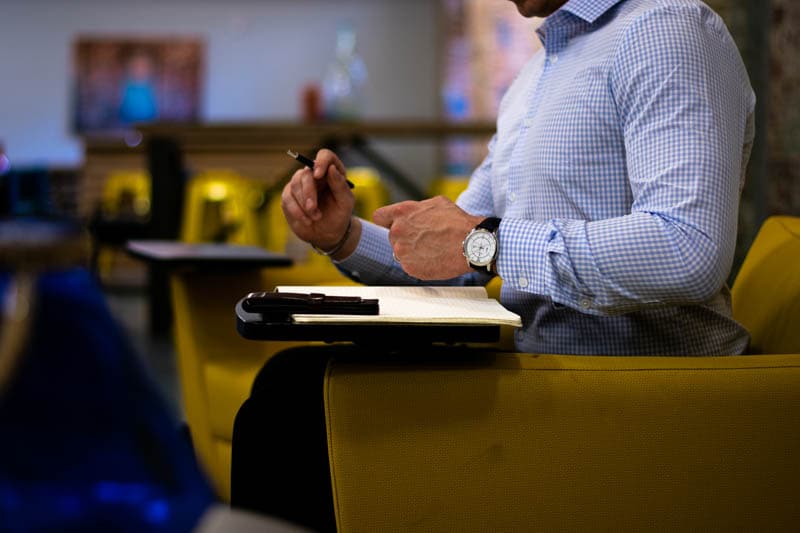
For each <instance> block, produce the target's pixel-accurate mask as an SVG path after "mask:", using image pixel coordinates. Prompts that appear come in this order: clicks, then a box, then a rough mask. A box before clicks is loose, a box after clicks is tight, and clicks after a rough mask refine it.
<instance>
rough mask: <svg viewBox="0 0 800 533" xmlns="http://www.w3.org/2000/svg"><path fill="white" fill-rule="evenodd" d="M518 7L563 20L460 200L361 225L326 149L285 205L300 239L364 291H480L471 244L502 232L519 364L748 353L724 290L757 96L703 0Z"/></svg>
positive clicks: (505, 296) (555, 0)
mask: <svg viewBox="0 0 800 533" xmlns="http://www.w3.org/2000/svg"><path fill="white" fill-rule="evenodd" d="M514 2H515V4H516V5H517V8H518V10H519V12H520V13H521V14H522V15H523V16H526V17H531V16H539V17H547V18H546V20H545V21H544V23H543V25H542V27H541V29H540V30H539V31H538V33H539V37H540V39H541V40H542V43H543V49H542V50H540V51H539V52H538V53H537V54H536V55H535V56H534V57H533V58H532V59H531V60H530V62H529V63H528V64H527V65H526V66H525V67H524V69H523V70H522V72H521V73H520V75H519V76H518V78H517V80H516V81H515V82H514V83H513V85H512V86H511V87H510V89H509V91H508V93H507V94H506V95H505V97H504V99H503V101H502V103H501V106H500V113H499V118H498V121H497V133H496V135H495V136H494V138H493V139H492V141H491V143H490V145H489V155H488V156H487V157H486V159H485V160H484V162H483V163H482V164H481V166H480V167H479V168H478V169H477V170H476V171H475V173H474V174H473V176H472V179H471V181H470V185H469V187H468V189H467V190H466V191H465V192H464V194H462V195H461V197H460V198H459V199H458V202H457V203H456V204H453V203H451V202H449V201H447V200H445V199H443V198H434V199H431V200H426V201H423V202H402V203H399V204H395V205H391V206H387V207H385V208H382V209H379V210H378V211H377V212H376V213H375V215H374V220H375V222H376V223H377V225H378V226H376V225H373V224H369V223H367V222H364V221H362V220H358V219H352V220H351V215H350V214H351V212H352V206H353V199H352V194H351V192H350V191H349V189H348V188H347V187H346V186H345V185H344V174H345V168H344V166H343V165H342V163H341V161H340V160H339V159H338V158H337V157H336V156H335V154H333V153H331V152H329V151H325V150H323V151H321V152H320V153H319V154H318V155H317V158H316V161H317V164H316V166H315V168H314V171H313V173H312V171H311V170H309V169H303V170H300V171H298V172H297V173H296V174H295V175H294V176H293V178H292V180H291V182H290V183H289V184H288V185H287V186H286V188H285V189H284V191H283V209H284V212H285V214H286V218H287V220H288V221H289V224H290V226H291V227H292V229H293V231H294V232H295V233H296V234H297V235H298V236H299V237H300V238H301V239H303V240H306V241H308V242H310V243H312V244H314V245H315V246H316V247H317V248H318V249H321V250H323V251H326V252H329V253H330V252H332V253H331V255H332V257H333V259H334V260H336V261H337V264H338V266H339V267H340V268H341V269H342V270H343V271H345V272H347V273H349V274H350V275H351V276H352V277H354V278H356V279H358V280H360V281H363V282H365V283H369V284H400V283H420V282H421V281H426V282H431V281H433V280H436V282H437V283H465V284H475V283H485V282H486V281H487V280H488V279H489V278H490V276H489V275H488V273H487V272H486V271H485V270H484V272H483V273H480V272H477V271H474V270H473V269H472V268H470V265H469V264H468V262H467V260H465V257H464V251H463V248H462V242H463V241H464V240H465V238H466V237H467V235H468V234H469V233H470V232H471V230H473V228H475V227H476V226H477V225H478V224H480V223H481V222H482V221H483V220H485V219H486V218H487V217H496V218H500V219H501V221H500V222H499V226H498V227H497V228H496V229H495V228H493V227H491V228H489V229H490V233H494V235H493V236H491V237H492V238H496V241H497V249H498V252H497V254H496V257H494V258H493V261H492V263H491V265H490V270H491V271H492V272H493V273H496V274H497V275H499V276H500V277H501V278H502V280H503V290H502V295H501V301H502V303H503V304H504V305H505V306H506V307H508V308H510V309H511V310H513V311H515V312H517V313H518V314H520V315H521V316H522V317H523V323H524V325H523V327H522V328H521V330H520V331H518V335H517V339H516V340H517V348H518V349H519V350H521V351H526V352H536V353H574V354H605V355H625V354H658V355H712V354H734V353H741V352H743V351H744V350H745V348H746V346H747V342H748V335H747V332H746V331H745V330H744V329H743V328H742V327H741V326H740V325H738V324H737V323H736V322H735V321H733V319H732V318H731V310H730V301H729V295H728V290H727V288H726V287H725V279H726V278H727V276H728V274H729V271H730V267H731V262H732V258H733V251H734V245H735V237H736V222H737V214H738V204H739V196H740V192H741V188H742V185H743V180H744V169H745V167H746V164H747V160H748V157H749V152H750V146H751V144H752V140H753V132H754V127H753V109H754V105H755V97H754V95H753V92H752V90H751V88H750V84H749V81H748V78H747V74H746V72H745V69H744V66H743V64H742V62H741V58H740V56H739V53H738V51H737V48H736V45H735V43H734V42H733V40H732V39H731V37H730V35H729V34H728V32H727V30H726V28H725V26H724V24H723V22H722V21H721V20H720V19H719V17H718V16H717V15H715V14H714V13H713V12H712V11H711V10H710V9H709V8H708V7H707V6H706V5H705V4H703V3H702V2H699V1H697V0H622V1H620V0H594V1H590V0H570V1H568V2H567V1H565V0H514ZM493 223H496V221H493V220H490V221H488V224H489V225H490V226H491V225H492V224H493ZM379 226H383V228H380V227H379ZM490 244H491V243H490Z"/></svg>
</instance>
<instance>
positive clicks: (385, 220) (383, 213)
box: [372, 200, 419, 228]
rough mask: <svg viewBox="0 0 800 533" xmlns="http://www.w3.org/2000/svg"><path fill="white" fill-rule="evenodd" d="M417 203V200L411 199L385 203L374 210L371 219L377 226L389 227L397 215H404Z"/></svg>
mask: <svg viewBox="0 0 800 533" xmlns="http://www.w3.org/2000/svg"><path fill="white" fill-rule="evenodd" d="M418 203H419V202H414V201H412V200H406V201H405V202H398V203H396V204H391V205H386V206H384V207H381V208H379V209H377V210H375V213H374V214H373V215H372V219H373V220H374V221H375V223H376V224H377V225H379V226H383V227H384V228H391V227H392V224H393V223H394V221H395V220H396V219H397V218H398V217H401V216H404V215H406V214H407V213H408V212H409V211H410V210H412V209H413V208H414V206H415V205H417V204H418Z"/></svg>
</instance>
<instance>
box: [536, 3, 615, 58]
mask: <svg viewBox="0 0 800 533" xmlns="http://www.w3.org/2000/svg"><path fill="white" fill-rule="evenodd" d="M620 1H622V0H569V1H568V2H567V3H566V4H564V5H563V6H562V7H561V8H560V9H559V10H558V11H556V12H555V13H553V14H552V15H550V16H549V17H547V18H546V19H545V21H544V23H543V24H542V25H541V26H539V28H538V29H537V30H536V33H537V34H538V35H539V39H541V42H542V43H543V44H544V46H545V48H548V47H549V46H548V45H550V43H549V42H548V41H547V39H546V36H547V34H548V33H554V34H555V33H557V34H559V35H560V34H565V37H566V38H567V39H569V38H570V37H573V36H575V35H577V34H579V33H582V32H583V31H585V29H586V28H587V27H588V26H590V25H591V24H594V22H595V21H596V20H597V19H599V18H600V17H602V16H603V15H604V14H606V13H607V12H608V11H609V10H610V9H611V8H612V7H614V6H615V5H617V4H619V3H620Z"/></svg>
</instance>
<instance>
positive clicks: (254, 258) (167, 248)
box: [126, 240, 292, 268]
mask: <svg viewBox="0 0 800 533" xmlns="http://www.w3.org/2000/svg"><path fill="white" fill-rule="evenodd" d="M126 250H127V251H128V253H129V254H130V255H132V256H133V257H136V258H137V259H142V260H144V261H147V262H148V263H151V264H155V265H162V266H172V267H226V268H227V267H247V268H263V267H284V266H291V265H292V260H291V258H289V257H288V256H286V255H284V254H280V253H277V252H271V251H269V250H265V249H263V248H259V247H258V246H244V245H238V244H224V243H186V242H180V241H160V240H135V241H128V243H127V245H126Z"/></svg>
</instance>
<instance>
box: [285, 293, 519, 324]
mask: <svg viewBox="0 0 800 533" xmlns="http://www.w3.org/2000/svg"><path fill="white" fill-rule="evenodd" d="M275 290H276V291H278V292H299V293H312V292H315V293H323V294H327V295H330V296H360V297H362V298H377V299H378V301H379V305H380V313H379V314H378V315H370V316H364V315H316V314H315V315H304V314H295V315H292V319H293V321H294V322H295V323H297V324H373V323H375V324H416V325H420V324H436V325H440V324H457V325H465V324H466V325H469V324H475V325H501V326H503V325H507V326H514V327H520V326H522V320H521V319H520V317H519V315H517V314H516V313H512V312H511V311H509V310H508V309H506V308H505V307H503V306H502V305H500V302H498V301H497V300H495V299H494V298H489V295H488V294H487V293H486V289H485V288H483V287H416V286H414V287H404V286H403V287H363V286H318V285H315V286H296V285H286V286H279V287H276V288H275Z"/></svg>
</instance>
